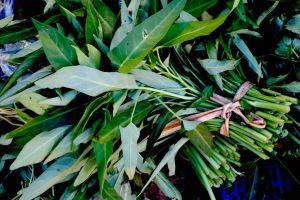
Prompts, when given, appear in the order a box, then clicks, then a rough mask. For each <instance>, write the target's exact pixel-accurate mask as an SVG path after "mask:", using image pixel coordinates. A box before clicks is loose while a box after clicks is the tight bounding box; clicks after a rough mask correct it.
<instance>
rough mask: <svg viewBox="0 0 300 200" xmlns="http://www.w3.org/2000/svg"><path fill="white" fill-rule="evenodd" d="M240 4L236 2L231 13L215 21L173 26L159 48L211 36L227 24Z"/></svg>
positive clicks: (237, 0) (236, 0)
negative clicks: (228, 18) (231, 14)
mask: <svg viewBox="0 0 300 200" xmlns="http://www.w3.org/2000/svg"><path fill="white" fill-rule="evenodd" d="M238 3H239V0H235V1H234V4H233V7H232V9H231V11H230V12H228V13H227V14H224V15H221V16H219V17H217V18H216V19H213V20H209V21H192V22H181V23H177V24H174V25H172V26H171V28H170V29H169V30H168V32H167V34H166V35H165V37H164V38H163V39H162V40H161V41H160V42H159V44H158V46H161V47H171V46H174V45H176V44H179V43H183V42H185V41H188V40H192V39H194V38H196V37H200V36H206V35H209V34H210V33H211V32H213V31H214V30H216V29H217V28H218V27H219V26H221V25H222V24H223V23H224V22H225V20H226V19H227V17H228V16H229V14H230V13H231V12H232V11H233V10H234V9H235V8H236V6H237V5H238Z"/></svg>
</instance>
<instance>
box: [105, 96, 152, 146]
mask: <svg viewBox="0 0 300 200" xmlns="http://www.w3.org/2000/svg"><path fill="white" fill-rule="evenodd" d="M152 108H153V105H151V104H150V103H149V102H147V101H141V102H138V103H137V105H136V108H135V111H134V114H133V118H132V123H134V124H138V123H139V122H141V121H142V120H144V118H145V117H146V116H147V114H148V113H149V112H150V111H151V110H152ZM132 112H133V107H131V108H129V109H127V110H125V111H123V112H121V113H119V114H117V115H116V116H115V117H114V118H112V120H111V121H110V122H109V123H108V124H107V125H106V126H104V127H103V128H102V129H101V130H100V131H99V142H100V143H105V142H107V141H110V140H112V139H114V138H116V137H119V136H120V130H119V127H124V126H127V125H128V124H129V123H130V116H131V114H132Z"/></svg>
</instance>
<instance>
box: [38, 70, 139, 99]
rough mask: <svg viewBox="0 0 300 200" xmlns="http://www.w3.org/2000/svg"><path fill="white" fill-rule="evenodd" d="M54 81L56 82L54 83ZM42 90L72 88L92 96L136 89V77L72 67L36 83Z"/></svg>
mask: <svg viewBox="0 0 300 200" xmlns="http://www.w3.org/2000/svg"><path fill="white" fill-rule="evenodd" d="M53 80H56V81H55V82H53ZM35 84H36V85H37V86H39V87H40V88H50V89H53V88H62V87H66V88H70V89H74V90H76V91H78V92H82V93H84V94H87V95H90V96H97V95H99V94H102V93H104V92H107V91H113V90H121V89H133V88H136V87H137V86H136V83H135V80H134V77H133V76H132V75H128V74H120V73H117V72H102V71H99V70H97V69H94V68H90V67H87V66H81V65H78V66H70V67H65V68H62V69H60V70H59V71H57V72H56V73H54V74H52V75H50V76H47V77H46V78H43V79H40V80H38V81H37V82H35Z"/></svg>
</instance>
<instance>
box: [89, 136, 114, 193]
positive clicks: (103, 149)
mask: <svg viewBox="0 0 300 200" xmlns="http://www.w3.org/2000/svg"><path fill="white" fill-rule="evenodd" d="M92 144H93V148H94V153H95V156H96V162H97V170H98V181H99V192H100V196H101V197H102V194H103V190H104V188H105V179H106V171H107V161H108V159H109V157H110V156H111V154H112V152H113V142H112V140H111V141H108V142H106V143H104V144H101V143H99V142H98V141H97V140H93V142H92Z"/></svg>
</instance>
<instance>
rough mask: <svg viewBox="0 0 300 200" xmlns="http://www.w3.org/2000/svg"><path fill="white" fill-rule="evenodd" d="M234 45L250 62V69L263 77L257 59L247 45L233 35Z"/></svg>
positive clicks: (237, 36)
mask: <svg viewBox="0 0 300 200" xmlns="http://www.w3.org/2000/svg"><path fill="white" fill-rule="evenodd" d="M233 43H234V44H235V46H236V47H237V48H238V49H239V50H240V51H241V52H242V54H243V55H244V56H245V58H246V59H247V60H248V62H249V67H250V68H251V69H252V70H253V71H254V72H255V73H256V74H257V75H258V76H260V77H262V71H261V68H260V66H259V64H258V63H257V60H256V58H255V57H254V56H253V55H252V53H251V51H250V50H249V48H248V47H247V45H246V43H245V42H244V41H243V40H242V39H241V38H240V36H239V35H237V34H235V33H234V34H233Z"/></svg>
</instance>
